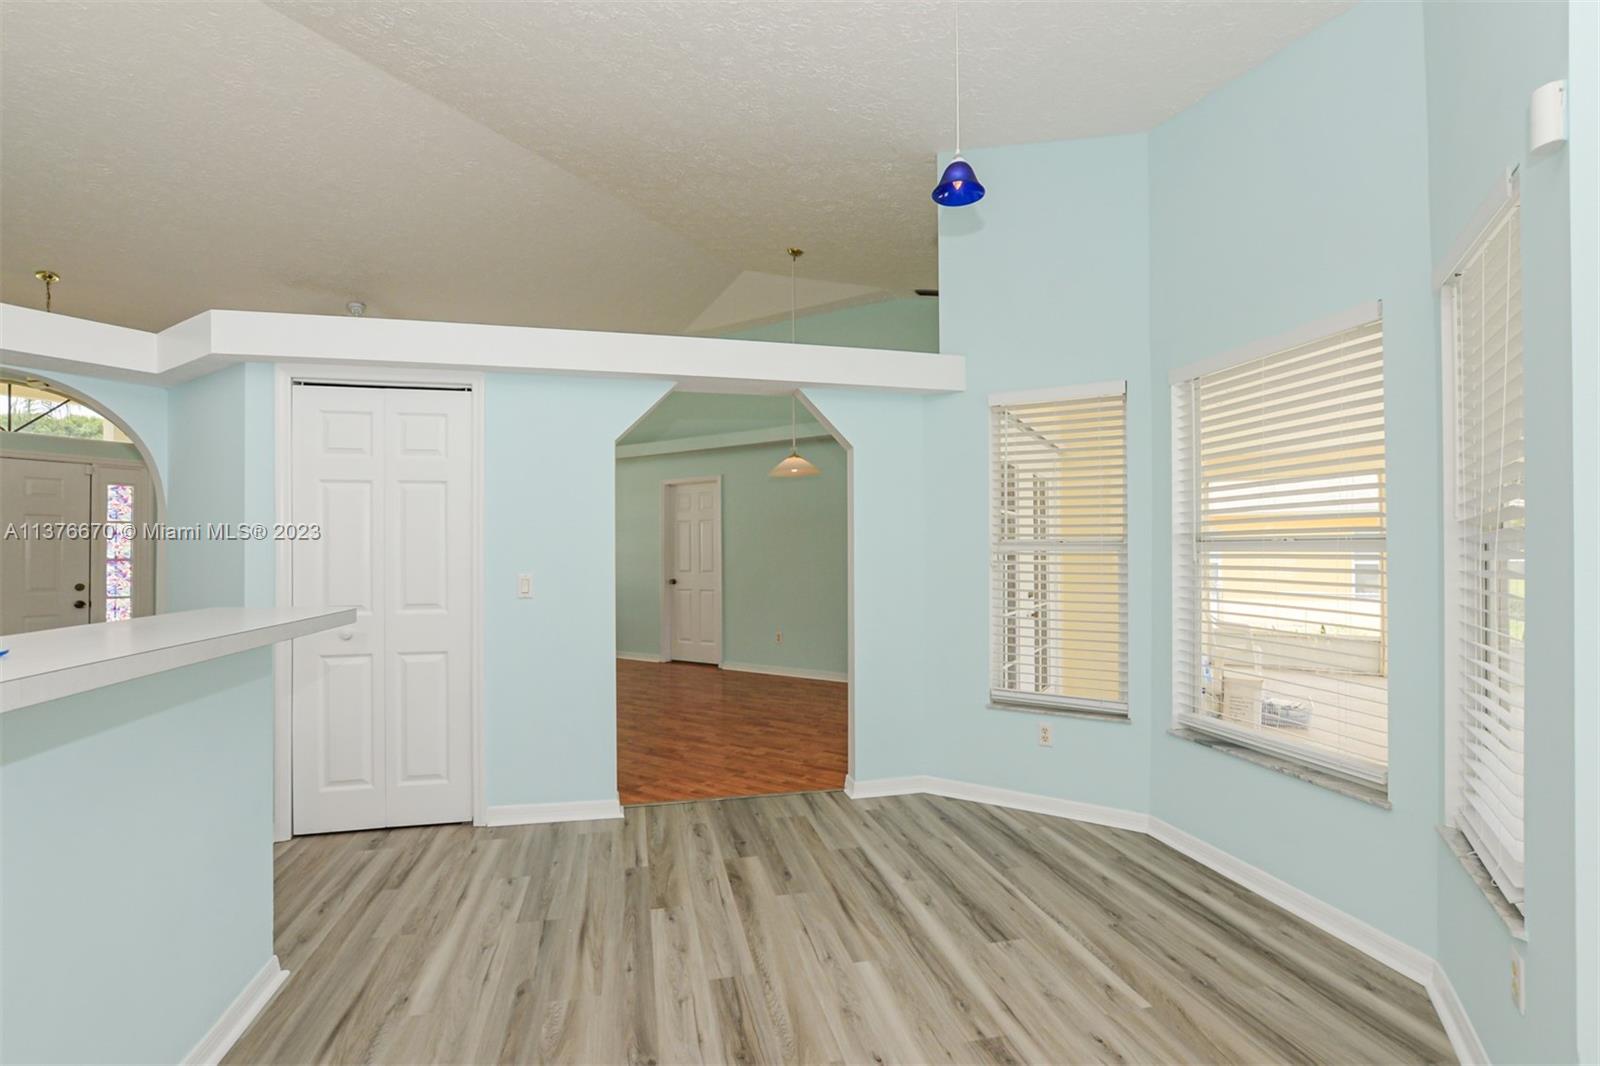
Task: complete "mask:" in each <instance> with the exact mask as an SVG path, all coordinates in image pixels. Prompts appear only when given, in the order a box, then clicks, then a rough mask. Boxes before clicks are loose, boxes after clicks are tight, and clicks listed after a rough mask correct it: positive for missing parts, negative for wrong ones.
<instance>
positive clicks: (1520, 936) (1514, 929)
mask: <svg viewBox="0 0 1600 1066" xmlns="http://www.w3.org/2000/svg"><path fill="white" fill-rule="evenodd" d="M1439 837H1440V839H1442V840H1443V841H1444V844H1445V847H1447V848H1449V849H1450V854H1452V855H1454V856H1455V857H1456V861H1457V862H1459V863H1460V864H1461V868H1462V869H1463V870H1465V871H1466V872H1467V876H1468V877H1470V878H1472V883H1473V884H1475V885H1477V886H1478V891H1480V892H1482V893H1483V897H1484V899H1487V900H1488V901H1489V906H1491V907H1493V908H1494V912H1495V913H1496V914H1498V915H1499V916H1500V920H1501V921H1502V922H1504V923H1506V931H1507V932H1509V933H1510V934H1511V935H1512V936H1513V937H1514V938H1516V939H1517V940H1520V941H1522V942H1523V943H1527V942H1528V926H1527V922H1526V921H1524V920H1523V917H1522V912H1521V911H1519V910H1517V908H1516V905H1515V904H1513V903H1512V902H1511V901H1510V900H1508V899H1506V897H1505V896H1503V895H1501V893H1500V888H1499V886H1498V885H1496V884H1495V883H1494V878H1492V877H1490V876H1489V870H1488V868H1487V867H1485V866H1484V865H1483V863H1482V861H1480V860H1479V858H1478V856H1477V853H1476V852H1474V851H1473V850H1472V842H1471V841H1470V840H1468V839H1467V837H1466V834H1465V833H1463V832H1462V831H1461V830H1459V829H1457V828H1456V827H1455V826H1453V825H1441V826H1440V827H1439Z"/></svg>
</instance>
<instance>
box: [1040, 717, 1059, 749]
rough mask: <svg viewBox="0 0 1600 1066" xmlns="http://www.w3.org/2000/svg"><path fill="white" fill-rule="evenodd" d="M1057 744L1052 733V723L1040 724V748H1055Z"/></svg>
mask: <svg viewBox="0 0 1600 1066" xmlns="http://www.w3.org/2000/svg"><path fill="white" fill-rule="evenodd" d="M1055 742H1056V738H1055V735H1054V734H1053V733H1052V732H1051V731H1050V723H1048V722H1040V723H1039V746H1040V747H1041V748H1050V747H1054V746H1055Z"/></svg>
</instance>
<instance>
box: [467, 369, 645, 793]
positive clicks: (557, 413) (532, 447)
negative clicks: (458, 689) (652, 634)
mask: <svg viewBox="0 0 1600 1066" xmlns="http://www.w3.org/2000/svg"><path fill="white" fill-rule="evenodd" d="M668 388H670V384H669V383H665V382H651V381H617V380H603V379H578V378H565V377H554V376H550V377H546V376H534V375H516V374H491V375H489V376H488V379H487V381H486V382H485V388H484V406H485V411H484V519H485V543H484V580H485V583H486V587H485V589H484V620H485V629H484V642H483V643H484V647H483V658H484V672H485V676H484V719H485V736H486V748H487V752H486V759H487V769H488V779H489V780H488V796H489V803H490V804H491V805H502V804H522V803H554V802H568V801H583V800H615V798H616V795H617V740H616V734H617V704H616V660H615V654H616V638H617V630H616V625H617V622H616V588H615V583H614V574H615V566H616V507H615V504H616V480H615V478H616V441H617V437H618V436H619V435H620V434H621V433H622V432H623V431H624V430H626V429H627V428H628V427H629V426H630V425H631V424H632V423H633V422H634V421H635V420H636V419H638V417H639V416H640V415H642V414H643V413H644V412H645V411H646V410H647V409H648V408H649V407H650V406H651V405H652V404H653V403H655V402H656V400H657V399H659V398H660V397H661V396H662V394H664V393H665V392H666V391H667V389H668ZM522 573H527V574H532V575H533V596H532V598H530V599H518V598H517V594H516V590H517V575H518V574H522Z"/></svg>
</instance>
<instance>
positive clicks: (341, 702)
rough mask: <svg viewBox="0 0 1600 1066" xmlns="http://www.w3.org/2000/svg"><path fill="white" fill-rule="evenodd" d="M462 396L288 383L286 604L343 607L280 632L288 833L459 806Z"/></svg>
mask: <svg viewBox="0 0 1600 1066" xmlns="http://www.w3.org/2000/svg"><path fill="white" fill-rule="evenodd" d="M472 418H473V412H472V396H471V393H470V392H469V391H466V390H464V389H420V388H418V389H413V388H387V387H346V386H335V385H316V384H301V383H296V384H295V385H294V386H293V389H292V399H291V435H292V444H291V454H292V457H293V459H292V471H291V486H290V497H291V510H292V515H293V521H294V522H295V523H296V524H303V523H310V524H315V525H317V526H320V528H321V537H320V538H318V539H300V540H296V541H295V542H294V545H293V549H292V556H293V596H294V603H295V605H296V606H301V605H330V606H353V607H355V608H356V622H355V624H354V625H351V626H347V627H344V628H342V629H336V630H330V631H328V632H325V633H319V634H316V635H314V636H309V637H302V638H300V639H298V640H296V641H295V642H294V651H293V663H292V671H293V697H292V720H291V732H292V744H291V748H292V764H293V768H292V776H293V819H294V823H293V824H294V832H295V833H325V832H334V831H339V830H353V829H370V828H374V827H379V826H397V825H423V824H429V823H437V822H459V821H469V820H471V818H472V781H471V777H472V754H471V731H472V718H471V713H472V712H471V685H472V680H471V678H472V675H471V658H472V647H471V640H472V636H471V634H472V632H473V626H472V619H471V611H472V606H471V605H472V602H473V599H472V596H471V580H472V568H471V559H472V551H471V545H470V544H469V538H470V537H471V536H472V535H473V528H474V522H473V511H474V501H473V500H472V470H473V467H472V440H473V427H472Z"/></svg>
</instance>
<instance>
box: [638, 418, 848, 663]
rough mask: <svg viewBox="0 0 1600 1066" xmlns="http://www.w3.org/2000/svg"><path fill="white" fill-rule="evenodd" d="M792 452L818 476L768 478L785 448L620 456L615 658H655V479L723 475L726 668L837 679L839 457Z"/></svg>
mask: <svg viewBox="0 0 1600 1066" xmlns="http://www.w3.org/2000/svg"><path fill="white" fill-rule="evenodd" d="M785 408H787V404H785ZM784 413H785V414H786V415H787V410H785V412H784ZM784 429H785V430H787V429H788V427H787V426H784ZM800 445H801V447H800V451H801V454H803V455H804V456H805V457H806V458H807V459H810V460H811V461H812V462H814V463H816V464H817V466H818V467H819V468H821V470H822V476H821V477H816V478H805V479H801V480H778V479H774V478H772V477H769V476H768V473H767V472H768V471H769V470H771V469H772V468H773V466H775V465H776V464H777V463H778V462H779V460H781V459H783V457H784V456H786V455H788V454H789V442H788V441H787V440H785V441H783V442H782V443H781V444H760V445H750V446H747V447H742V448H717V449H711V450H704V451H693V452H676V453H671V454H667V455H656V456H648V457H640V458H633V459H618V460H617V473H616V479H617V569H616V573H617V648H618V650H619V651H624V652H632V653H634V654H642V655H659V654H660V652H661V593H662V587H663V586H662V565H661V501H662V491H661V485H662V482H664V481H666V480H669V479H675V478H689V477H721V478H722V561H723V607H722V623H723V624H722V632H723V638H722V658H723V661H724V662H727V663H738V664H742V665H747V666H750V665H754V666H770V667H778V668H783V669H794V670H816V671H821V672H823V673H833V674H840V675H843V674H844V673H845V670H846V659H845V648H846V627H845V553H846V545H845V541H846V515H845V453H844V449H842V448H840V447H839V445H838V444H837V443H835V442H834V441H832V440H831V439H814V440H807V441H801V442H800ZM779 630H781V631H782V632H783V643H781V644H779V643H778V642H777V640H776V634H777V632H778V631H779Z"/></svg>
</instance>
